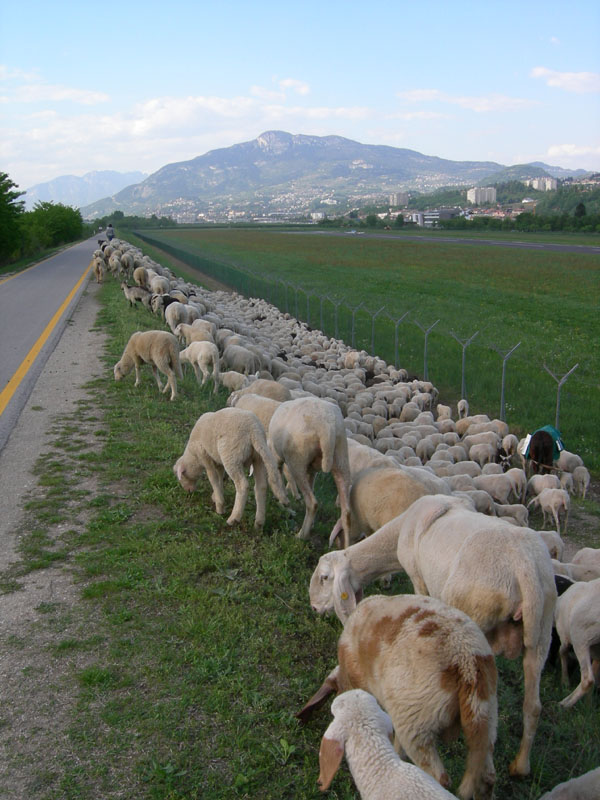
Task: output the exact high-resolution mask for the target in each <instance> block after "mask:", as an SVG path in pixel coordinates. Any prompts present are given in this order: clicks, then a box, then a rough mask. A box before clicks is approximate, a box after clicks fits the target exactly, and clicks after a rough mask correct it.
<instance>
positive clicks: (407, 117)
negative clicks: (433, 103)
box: [385, 111, 450, 122]
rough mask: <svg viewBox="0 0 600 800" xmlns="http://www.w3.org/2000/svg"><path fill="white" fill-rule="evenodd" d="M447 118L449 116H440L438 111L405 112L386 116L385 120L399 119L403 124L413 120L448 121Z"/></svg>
mask: <svg viewBox="0 0 600 800" xmlns="http://www.w3.org/2000/svg"><path fill="white" fill-rule="evenodd" d="M449 116H450V115H449V114H442V113H441V112H440V111H405V112H398V113H397V114H388V115H386V117H385V119H401V120H404V121H405V122H413V120H429V119H449Z"/></svg>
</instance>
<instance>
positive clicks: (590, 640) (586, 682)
mask: <svg viewBox="0 0 600 800" xmlns="http://www.w3.org/2000/svg"><path fill="white" fill-rule="evenodd" d="M554 616H555V620H556V630H557V632H558V635H559V637H560V650H559V655H560V665H561V674H562V681H563V684H564V685H567V686H568V682H569V673H568V666H567V651H568V649H569V646H570V645H572V646H573V650H574V651H575V655H576V656H577V660H578V661H579V668H580V672H581V680H580V682H579V685H578V686H577V688H576V689H574V690H573V691H572V692H571V694H570V695H568V696H567V697H565V699H564V700H562V701H561V703H560V704H561V706H563V708H570V707H571V706H573V705H574V704H575V703H576V702H577V701H578V700H580V699H581V698H582V697H583V696H584V695H585V694H587V692H589V691H591V689H592V687H593V686H594V683H595V680H596V677H597V675H598V672H599V671H598V665H599V663H600V578H596V579H595V580H593V581H587V582H585V581H581V582H577V583H574V584H573V586H571V587H569V588H568V589H567V591H566V592H565V593H564V594H562V595H561V596H560V597H559V598H558V601H557V603H556V611H555V615H554Z"/></svg>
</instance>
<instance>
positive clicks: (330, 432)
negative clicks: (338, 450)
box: [320, 425, 337, 472]
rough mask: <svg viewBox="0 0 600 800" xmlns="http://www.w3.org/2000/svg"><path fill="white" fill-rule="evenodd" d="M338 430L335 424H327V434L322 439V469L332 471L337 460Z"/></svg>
mask: <svg viewBox="0 0 600 800" xmlns="http://www.w3.org/2000/svg"><path fill="white" fill-rule="evenodd" d="M336 439H337V435H336V431H335V428H334V427H333V426H329V425H328V426H327V428H326V433H325V436H324V437H323V438H322V439H321V441H320V445H321V471H322V472H331V470H332V469H333V464H334V460H335V445H336Z"/></svg>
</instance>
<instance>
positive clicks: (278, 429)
mask: <svg viewBox="0 0 600 800" xmlns="http://www.w3.org/2000/svg"><path fill="white" fill-rule="evenodd" d="M248 388H250V387H248ZM269 444H270V445H271V448H272V450H273V452H274V453H275V456H276V458H277V459H278V461H279V463H282V462H283V463H284V464H285V465H286V467H287V469H288V470H289V473H290V475H291V477H292V478H293V480H294V483H295V484H296V486H297V487H298V489H299V491H300V492H301V494H302V497H303V498H304V504H305V508H306V512H305V515H304V521H303V523H302V527H301V528H300V530H299V531H298V534H297V535H298V536H299V537H300V538H301V539H307V538H308V536H309V534H310V531H311V529H312V526H313V522H314V520H315V516H316V513H317V499H316V497H315V495H314V492H313V483H314V478H315V475H316V473H317V472H331V474H332V476H333V480H334V481H335V485H336V488H337V490H338V496H339V499H340V512H341V513H340V515H341V518H342V525H341V527H342V529H343V533H344V547H347V546H348V545H349V544H350V498H349V494H350V466H349V463H348V440H347V438H346V429H345V428H344V420H343V418H342V414H341V411H340V409H339V408H338V406H336V405H333V404H332V403H329V402H328V401H326V400H321V399H320V398H318V397H300V398H298V399H296V400H290V401H289V402H286V403H282V404H281V405H280V406H279V408H278V409H276V411H275V413H274V414H273V416H272V417H271V423H270V425H269Z"/></svg>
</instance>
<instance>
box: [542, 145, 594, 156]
mask: <svg viewBox="0 0 600 800" xmlns="http://www.w3.org/2000/svg"><path fill="white" fill-rule="evenodd" d="M581 156H597V157H600V145H578V144H553V145H551V146H550V147H549V148H548V157H549V158H580V157H581Z"/></svg>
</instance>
